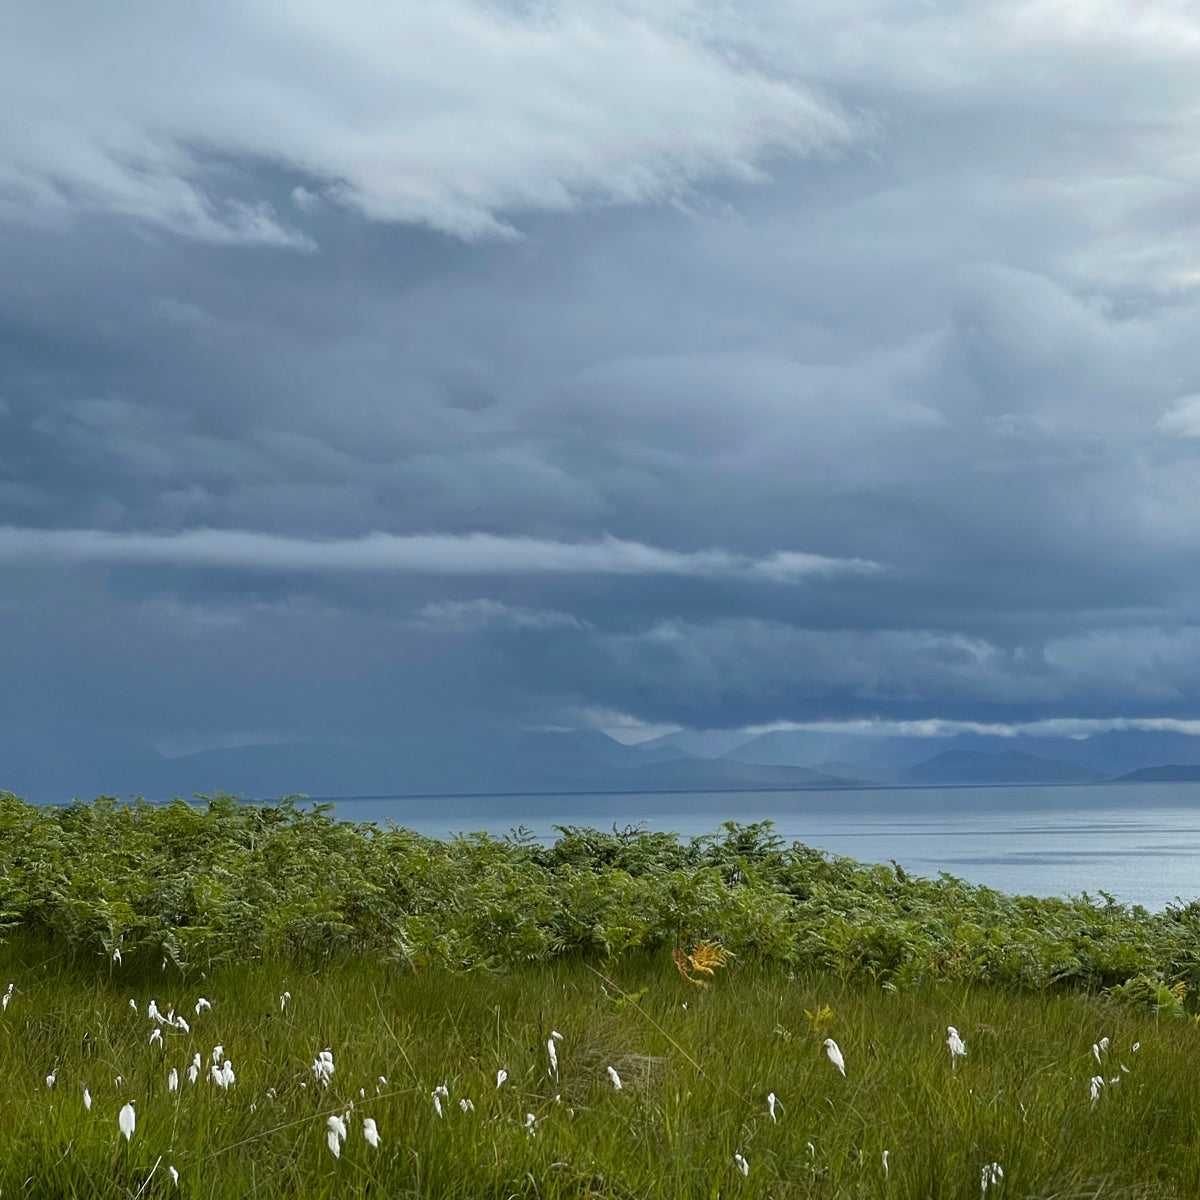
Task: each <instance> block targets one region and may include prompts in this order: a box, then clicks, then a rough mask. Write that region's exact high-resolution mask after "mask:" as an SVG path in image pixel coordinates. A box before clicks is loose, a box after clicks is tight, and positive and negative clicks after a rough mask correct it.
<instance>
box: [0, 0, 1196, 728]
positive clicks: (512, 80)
mask: <svg viewBox="0 0 1200 1200" xmlns="http://www.w3.org/2000/svg"><path fill="white" fill-rule="evenodd" d="M1198 147H1200V14H1198V10H1197V9H1196V7H1195V5H1194V4H1193V3H1191V2H1190V0H1162V2H1159V0H1123V2H1118V0H1109V2H1105V0H995V2H994V3H991V2H984V0H981V2H975V3H970V2H966V3H964V2H959V0H924V2H923V3H918V2H915V0H904V2H899V0H813V2H811V3H805V4H796V3H794V2H793V0H737V2H716V0H714V2H711V3H709V2H704V0H603V2H601V0H583V2H573V0H562V2H556V0H528V2H524V0H517V2H512V3H509V2H503V0H492V2H488V3H483V2H477V0H403V3H395V2H394V0H387V2H384V0H341V2H340V3H338V4H329V3H327V2H325V0H321V2H317V0H286V2H284V0H275V2H270V0H236V2H234V0H229V2H226V0H210V2H209V3H206V4H202V5H192V6H187V7H186V9H181V8H179V7H177V6H169V5H168V6H163V5H161V4H158V3H151V2H149V0H145V2H138V0H110V2H109V3H106V4H104V5H97V6H88V5H81V4H78V3H67V2H66V0H27V2H21V0H18V3H16V4H9V5H7V6H6V7H5V11H4V15H3V17H2V18H0V526H2V528H0V578H2V580H3V586H2V588H0V662H2V663H3V681H4V686H3V688H0V720H2V721H3V723H4V725H5V727H6V728H8V729H9V730H14V729H17V730H20V729H30V730H40V731H43V732H44V731H47V730H49V731H51V732H53V733H55V734H56V735H59V736H63V737H67V736H74V735H75V734H76V733H78V732H79V731H83V730H88V731H91V732H92V733H96V734H101V735H103V734H104V733H106V732H116V733H121V734H123V735H125V736H128V737H138V738H145V739H148V740H150V741H151V742H153V743H155V744H157V745H160V746H166V747H176V748H183V747H191V746H196V747H199V746H203V745H215V744H223V743H228V742H232V741H237V740H247V739H254V738H258V737H273V738H280V737H290V736H322V737H335V738H354V737H377V736H385V735H387V734H388V733H389V731H391V730H394V729H395V728H396V727H397V726H399V725H413V724H417V725H421V724H434V725H443V726H451V727H461V728H463V729H467V728H470V727H473V726H475V725H479V726H495V725H501V726H519V727H523V728H536V727H548V726H549V727H581V726H597V727H603V728H615V727H621V726H626V727H631V728H633V727H644V728H645V729H646V730H651V729H656V728H660V727H668V726H686V727H692V728H701V729H707V728H736V727H744V726H750V725H755V726H757V725H769V724H772V723H788V722H797V723H804V722H813V721H825V722H827V721H835V722H837V721H850V720H863V719H867V720H870V719H880V720H885V721H916V720H926V721H929V720H932V721H935V722H936V721H938V720H942V721H970V722H984V723H997V722H999V723H1006V722H1021V723H1025V724H1028V723H1031V722H1032V723H1035V724H1036V723H1037V722H1043V721H1059V722H1061V721H1079V720H1083V721H1094V722H1105V721H1112V720H1130V719H1134V720H1140V719H1143V718H1145V719H1151V718H1153V719H1161V718H1172V719H1182V720H1188V719H1195V718H1197V717H1200V624H1198V615H1200V471H1198V470H1197V465H1198V464H1197V460H1198V451H1200V151H1198V149H1197V148H1198Z"/></svg>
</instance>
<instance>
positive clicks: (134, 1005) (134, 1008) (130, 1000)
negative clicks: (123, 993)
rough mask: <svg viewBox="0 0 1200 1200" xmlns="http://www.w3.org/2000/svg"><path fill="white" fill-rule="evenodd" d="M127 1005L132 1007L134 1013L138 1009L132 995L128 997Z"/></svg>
mask: <svg viewBox="0 0 1200 1200" xmlns="http://www.w3.org/2000/svg"><path fill="white" fill-rule="evenodd" d="M129 1007H130V1008H132V1009H133V1011H134V1012H135V1013H136V1012H137V1010H138V1008H137V1001H136V1000H135V999H134V998H133V997H132V996H130V997H129Z"/></svg>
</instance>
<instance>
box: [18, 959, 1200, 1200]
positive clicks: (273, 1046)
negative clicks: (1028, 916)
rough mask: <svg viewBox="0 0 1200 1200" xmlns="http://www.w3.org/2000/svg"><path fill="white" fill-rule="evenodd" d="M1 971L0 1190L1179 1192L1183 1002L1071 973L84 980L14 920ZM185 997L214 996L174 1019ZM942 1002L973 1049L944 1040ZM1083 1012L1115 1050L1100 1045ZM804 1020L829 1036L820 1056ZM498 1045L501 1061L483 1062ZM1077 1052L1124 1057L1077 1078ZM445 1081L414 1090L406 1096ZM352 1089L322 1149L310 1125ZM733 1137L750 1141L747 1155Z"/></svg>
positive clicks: (370, 967)
mask: <svg viewBox="0 0 1200 1200" xmlns="http://www.w3.org/2000/svg"><path fill="white" fill-rule="evenodd" d="M9 980H12V981H13V982H14V984H15V987H14V992H13V998H12V1000H11V1002H10V1004H9V1006H8V1008H7V1010H6V1011H5V1012H4V1013H3V1015H2V1016H0V1063H3V1085H2V1086H0V1129H2V1130H3V1131H4V1132H3V1137H2V1138H0V1194H3V1195H5V1196H17V1195H35V1196H43V1197H53V1196H64V1197H65V1196H75V1197H124V1198H126V1200H128V1198H131V1197H149V1196H169V1195H173V1194H176V1191H175V1188H174V1185H173V1184H172V1181H171V1177H170V1175H169V1173H168V1167H170V1166H174V1167H175V1168H176V1169H177V1170H178V1172H179V1177H180V1182H179V1193H178V1194H182V1195H185V1196H211V1197H221V1198H223V1200H225V1198H234V1197H251V1196H261V1197H283V1196H297V1197H299V1196H304V1197H324V1196H330V1197H332V1196H339V1197H340V1196H429V1197H461V1198H464V1200H465V1198H467V1197H472V1198H478V1197H495V1198H496V1200H501V1198H503V1197H510V1196H521V1197H592V1196H612V1197H623V1198H633V1197H642V1198H647V1200H649V1198H659V1197H661V1198H662V1200H677V1198H680V1197H717V1196H739V1197H747V1198H749V1197H768V1196H769V1197H792V1196H795V1197H801V1196H814V1197H815V1196H819V1197H829V1198H841V1197H847V1198H849V1197H893V1198H896V1200H899V1198H901V1197H903V1198H911V1200H926V1198H929V1197H932V1198H933V1200H941V1198H948V1197H976V1196H979V1195H980V1172H981V1170H982V1168H983V1167H984V1165H985V1164H988V1163H991V1162H997V1163H999V1164H1000V1166H1001V1167H1002V1169H1003V1171H1004V1179H1003V1183H1002V1184H1000V1185H998V1186H996V1187H994V1188H991V1189H989V1192H988V1194H989V1195H995V1196H1009V1197H1012V1196H1021V1197H1052V1196H1053V1197H1063V1198H1065V1197H1068V1196H1070V1197H1084V1196H1089V1197H1091V1196H1096V1197H1101V1196H1103V1197H1131V1198H1132V1197H1152V1196H1153V1197H1193V1196H1195V1195H1197V1194H1200V1087H1198V1086H1197V1078H1198V1070H1197V1068H1198V1067H1200V1029H1198V1027H1197V1026H1196V1024H1194V1023H1193V1022H1191V1021H1188V1020H1164V1019H1161V1018H1159V1017H1156V1016H1155V1015H1154V1014H1153V1013H1151V1012H1149V1011H1139V1010H1136V1009H1131V1008H1130V1007H1129V1006H1127V1005H1118V1004H1115V1003H1113V1002H1112V1001H1108V1000H1104V999H1101V998H1097V997H1094V996H1086V995H1079V994H1044V995H1038V994H1021V993H1017V992H1014V991H1012V990H1011V989H1000V988H995V987H988V986H978V985H975V986H972V985H966V984H959V983H955V984H944V985H937V984H932V983H928V984H923V985H921V986H919V987H917V988H914V989H912V990H909V991H895V990H891V989H888V988H882V987H879V986H874V985H869V984H863V983H847V982H844V981H842V980H840V979H838V978H837V977H836V976H833V975H829V974H823V973H816V974H813V973H806V974H803V975H801V976H799V977H795V978H789V976H788V974H787V972H786V971H785V970H784V969H782V968H780V967H777V966H776V967H753V966H747V965H745V964H741V963H737V962H734V963H731V964H730V965H729V966H728V967H726V968H724V969H722V970H719V971H718V972H717V974H716V977H715V978H714V980H713V982H712V985H711V986H710V987H708V988H700V987H696V986H693V985H692V984H690V983H689V982H687V981H686V980H684V979H682V978H681V977H680V975H679V974H678V972H677V971H676V970H675V968H674V966H673V964H672V962H671V959H670V956H669V954H668V953H667V952H666V951H665V950H664V951H662V952H659V953H653V954H652V953H645V954H640V955H635V956H632V957H626V958H625V959H624V960H623V961H622V962H621V963H620V964H618V965H615V966H612V967H611V968H609V969H600V970H599V972H597V970H596V969H595V968H592V967H590V966H589V965H588V964H586V963H582V962H566V961H564V962H559V963H556V964H551V965H539V966H531V967H527V968H523V969H520V970H516V971H513V972H509V973H502V974H495V973H493V974H485V973H481V972H472V973H468V974H457V973H450V972H447V971H446V970H445V969H443V968H434V969H431V970H428V971H423V972H421V973H416V974H414V973H411V972H406V973H398V972H397V971H396V970H395V969H392V968H389V967H387V966H386V965H384V964H381V963H379V962H377V961H372V960H370V959H368V958H364V957H354V958H350V959H347V960H346V961H343V962H339V963H329V964H327V965H326V966H325V967H324V968H322V969H313V968H308V969H304V968H301V967H299V966H297V965H295V964H291V965H288V964H283V963H279V962H276V963H270V962H267V963H245V964H229V965H226V966H224V967H223V968H221V969H220V970H219V971H218V972H217V973H215V974H214V975H212V976H210V977H208V978H204V979H187V978H185V977H183V976H182V975H181V974H180V973H179V972H178V971H177V970H176V969H175V968H172V967H168V969H167V970H166V971H159V972H157V973H151V974H148V975H147V974H144V973H143V974H139V973H137V972H131V978H130V979H128V980H126V979H124V978H123V977H122V973H121V970H120V969H117V970H115V971H114V972H113V975H112V977H111V978H107V977H97V976H96V974H95V973H94V972H91V971H86V970H81V969H79V968H78V967H72V966H70V965H69V964H68V963H66V962H65V961H64V960H61V959H60V960H57V961H47V959H46V954H45V947H44V945H41V944H36V943H29V942H26V941H25V940H24V939H21V938H17V939H15V940H14V941H13V942H11V943H10V944H9V945H7V946H6V947H3V948H0V987H3V986H6V985H7V982H8V981H9ZM285 990H286V991H289V992H290V993H291V1001H290V1003H289V1004H288V1005H287V1007H286V1009H285V1010H283V1011H281V1010H280V1005H279V999H280V996H281V994H282V993H283V992H284V991H285ZM199 995H204V996H205V997H206V998H207V999H209V1000H211V1002H212V1010H211V1012H204V1013H201V1014H200V1015H199V1016H197V1015H196V1014H195V1011H194V1005H195V1002H196V999H197V997H198V996H199ZM131 997H133V998H134V999H135V1000H136V1001H137V1005H138V1009H139V1013H138V1014H135V1013H134V1012H133V1011H132V1010H131V1009H130V1007H129V1003H128V1001H129V999H130V998H131ZM151 998H153V999H155V1000H156V1001H157V1003H158V1006H159V1008H160V1009H162V1010H163V1011H164V1012H166V1011H167V1010H168V1009H169V1008H171V1007H174V1008H175V1009H177V1010H178V1011H179V1012H181V1013H184V1014H186V1016H187V1017H188V1019H189V1020H190V1022H191V1031H190V1032H188V1033H184V1032H182V1031H178V1030H169V1031H167V1033H166V1035H165V1046H164V1048H163V1049H161V1050H160V1049H158V1048H156V1047H152V1046H151V1045H150V1044H149V1040H148V1039H149V1034H150V1031H151V1029H152V1028H154V1024H153V1022H151V1021H150V1020H148V1019H147V1017H146V1015H145V1013H146V1006H147V1003H148V1001H149V1000H150V999H151ZM951 1024H953V1025H955V1026H956V1027H957V1028H958V1029H959V1031H960V1032H961V1033H962V1035H963V1036H964V1038H965V1039H966V1042H967V1047H968V1055H967V1057H966V1058H965V1059H963V1060H960V1061H959V1063H958V1065H957V1067H953V1066H952V1065H951V1061H950V1055H949V1052H948V1050H947V1048H946V1045H945V1039H946V1027H947V1025H951ZM553 1030H557V1031H559V1032H561V1033H562V1035H563V1040H562V1041H561V1043H558V1056H559V1075H558V1078H554V1077H553V1076H552V1075H551V1074H550V1073H549V1060H548V1055H547V1051H546V1041H547V1039H548V1038H549V1037H550V1036H551V1031H553ZM1102 1036H1107V1037H1108V1038H1109V1039H1110V1050H1109V1052H1108V1053H1107V1054H1104V1055H1102V1059H1103V1065H1102V1066H1101V1067H1098V1066H1097V1064H1096V1060H1095V1058H1094V1057H1093V1051H1092V1046H1093V1044H1094V1043H1096V1042H1098V1041H1099V1039H1100V1038H1101V1037H1102ZM825 1037H833V1038H835V1039H836V1040H837V1042H838V1043H839V1045H840V1046H841V1048H842V1051H843V1053H844V1055H845V1060H846V1072H847V1073H846V1078H845V1079H843V1078H842V1077H841V1076H840V1075H839V1074H838V1073H837V1072H836V1071H835V1070H834V1068H833V1067H832V1065H831V1064H830V1062H829V1060H828V1059H827V1058H826V1056H825V1054H824V1052H823V1050H822V1041H823V1039H824V1038H825ZM1135 1042H1140V1049H1139V1050H1138V1051H1137V1052H1134V1051H1133V1050H1132V1046H1133V1044H1134V1043H1135ZM218 1043H220V1044H221V1045H223V1046H224V1050H225V1054H226V1055H227V1056H228V1057H229V1058H230V1059H231V1060H232V1062H233V1063H234V1066H235V1071H236V1075H237V1080H236V1082H235V1083H234V1084H233V1086H232V1087H231V1088H230V1089H229V1090H228V1091H227V1092H225V1091H222V1090H221V1089H220V1088H218V1087H217V1086H215V1085H214V1084H213V1083H211V1082H210V1081H209V1080H208V1078H207V1071H208V1066H209V1061H210V1058H211V1052H212V1048H213V1047H214V1046H215V1045H216V1044H218ZM326 1047H328V1048H330V1049H331V1050H332V1052H333V1055H334V1060H335V1063H336V1073H335V1074H334V1076H333V1081H332V1084H331V1086H330V1087H329V1088H328V1089H325V1088H322V1087H321V1086H320V1085H319V1084H318V1082H317V1080H316V1079H315V1078H314V1076H313V1074H312V1071H311V1064H312V1062H313V1059H314V1058H315V1056H316V1055H317V1053H318V1051H320V1050H322V1049H324V1048H326ZM197 1051H199V1052H200V1053H201V1055H202V1058H203V1065H204V1068H205V1072H206V1074H205V1075H202V1076H201V1078H200V1080H199V1082H197V1083H196V1084H194V1085H193V1084H189V1083H188V1082H187V1080H186V1074H185V1072H186V1068H187V1066H188V1064H189V1062H190V1061H191V1060H192V1056H193V1054H194V1053H195V1052H197ZM1122 1064H1124V1065H1125V1066H1126V1067H1128V1068H1129V1070H1128V1072H1125V1071H1123V1070H1122ZM172 1066H174V1067H176V1068H177V1069H178V1070H179V1071H180V1073H181V1075H183V1076H184V1078H183V1080H182V1082H181V1085H180V1090H179V1092H177V1093H171V1092H169V1091H168V1090H167V1078H168V1072H169V1069H170V1068H171V1067H172ZM609 1066H612V1067H614V1068H615V1069H616V1070H617V1071H618V1073H619V1075H620V1077H621V1079H622V1081H623V1084H624V1087H623V1088H622V1090H620V1091H617V1090H616V1089H615V1088H614V1087H613V1085H612V1082H611V1080H610V1078H609V1076H608V1073H607V1068H608V1067H609ZM501 1068H503V1069H505V1070H507V1072H508V1080H507V1082H506V1083H505V1084H504V1086H503V1087H501V1088H499V1089H497V1087H496V1085H495V1079H496V1072H497V1071H498V1070H500V1069H501ZM52 1071H56V1073H57V1076H56V1083H55V1086H54V1087H53V1088H48V1087H47V1086H46V1076H47V1075H49V1074H50V1073H51V1072H52ZM1098 1072H1100V1073H1102V1074H1103V1076H1104V1077H1105V1079H1106V1080H1107V1079H1116V1078H1119V1079H1120V1082H1119V1083H1114V1084H1110V1083H1107V1082H1106V1083H1105V1084H1104V1086H1103V1087H1102V1088H1101V1089H1100V1095H1099V1097H1098V1099H1097V1100H1096V1102H1095V1103H1094V1104H1093V1103H1092V1100H1091V1095H1090V1087H1089V1081H1090V1079H1091V1077H1092V1076H1093V1075H1094V1074H1096V1073H1098ZM118 1075H120V1076H122V1077H123V1083H122V1084H121V1085H119V1086H118V1085H117V1084H116V1083H115V1082H114V1081H115V1079H116V1077H117V1076H118ZM381 1076H382V1077H384V1078H385V1079H386V1083H379V1078H380V1077H381ZM442 1084H444V1085H445V1086H446V1089H447V1091H448V1092H449V1097H448V1099H447V1100H445V1101H443V1109H444V1116H442V1117H438V1115H437V1113H436V1111H435V1108H434V1105H433V1102H432V1098H431V1093H432V1092H433V1090H434V1089H435V1088H436V1087H438V1086H439V1085H442ZM84 1086H86V1087H88V1088H89V1089H90V1091H91V1093H92V1096H93V1098H94V1100H93V1106H92V1109H91V1111H90V1112H88V1111H85V1109H84V1106H83V1103H82V1099H81V1096H82V1088H83V1087H84ZM768 1092H774V1093H775V1094H776V1096H777V1097H778V1107H777V1118H778V1120H777V1122H773V1121H772V1120H771V1118H770V1116H769V1113H768V1106H767V1100H766V1097H767V1093H768ZM462 1099H470V1100H471V1101H472V1102H473V1104H474V1106H475V1107H474V1111H473V1112H464V1111H462V1109H461V1108H460V1106H459V1101H460V1100H462ZM126 1101H132V1102H133V1103H134V1105H135V1108H136V1112H137V1128H136V1130H135V1132H134V1135H133V1138H132V1140H131V1141H130V1142H129V1143H128V1144H126V1142H125V1140H124V1139H123V1138H122V1137H121V1136H120V1134H119V1131H118V1126H117V1114H118V1111H119V1109H120V1107H121V1106H122V1104H124V1103H125V1102H126ZM347 1110H351V1111H350V1115H349V1119H348V1125H349V1138H348V1140H347V1142H346V1143H345V1146H344V1148H343V1150H342V1153H341V1157H340V1159H335V1158H334V1156H333V1155H332V1154H331V1153H330V1150H329V1148H328V1146H327V1145H326V1127H325V1122H326V1119H327V1117H328V1116H329V1115H330V1114H333V1113H338V1114H344V1113H346V1112H347ZM528 1114H532V1115H533V1125H532V1128H531V1129H529V1128H527V1125H526V1122H527V1120H528ZM365 1116H370V1117H372V1118H374V1119H375V1120H376V1122H377V1123H378V1128H379V1131H380V1134H381V1137H382V1139H383V1144H382V1145H381V1147H380V1148H379V1149H372V1148H371V1147H370V1146H369V1145H368V1144H367V1142H366V1141H365V1140H364V1138H363V1136H362V1132H361V1129H362V1126H361V1118H363V1117H365ZM885 1150H886V1151H888V1152H889V1161H890V1171H889V1173H888V1174H887V1175H885V1173H884V1170H883V1165H882V1156H883V1152H884V1151H885ZM735 1154H740V1155H742V1156H743V1157H744V1159H745V1160H746V1162H747V1163H748V1164H749V1173H748V1174H747V1175H746V1176H744V1177H743V1175H742V1174H741V1172H740V1171H739V1170H738V1169H737V1167H736V1166H735V1164H734V1155H735Z"/></svg>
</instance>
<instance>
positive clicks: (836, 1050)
mask: <svg viewBox="0 0 1200 1200" xmlns="http://www.w3.org/2000/svg"><path fill="white" fill-rule="evenodd" d="M821 1045H822V1046H824V1047H825V1053H826V1054H827V1055H828V1056H829V1061H830V1062H831V1063H833V1065H834V1066H835V1067H837V1069H838V1070H839V1071H840V1072H841V1073H842V1075H843V1076H844V1075H845V1074H846V1060H845V1059H844V1058H843V1057H842V1048H841V1047H840V1046H839V1045H838V1044H837V1042H835V1041H834V1040H833V1038H826V1039H825V1040H824V1041H823V1042H822V1043H821Z"/></svg>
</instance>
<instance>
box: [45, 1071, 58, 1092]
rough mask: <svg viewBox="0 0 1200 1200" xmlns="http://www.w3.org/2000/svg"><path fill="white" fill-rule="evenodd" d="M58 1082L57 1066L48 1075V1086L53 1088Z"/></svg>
mask: <svg viewBox="0 0 1200 1200" xmlns="http://www.w3.org/2000/svg"><path fill="white" fill-rule="evenodd" d="M57 1082H58V1068H57V1067H55V1068H54V1070H53V1071H51V1072H50V1074H49V1075H47V1076H46V1086H47V1087H48V1088H52V1087H53V1086H54V1085H55V1084H56V1083H57Z"/></svg>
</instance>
